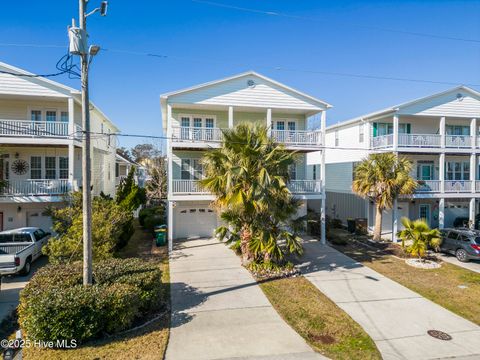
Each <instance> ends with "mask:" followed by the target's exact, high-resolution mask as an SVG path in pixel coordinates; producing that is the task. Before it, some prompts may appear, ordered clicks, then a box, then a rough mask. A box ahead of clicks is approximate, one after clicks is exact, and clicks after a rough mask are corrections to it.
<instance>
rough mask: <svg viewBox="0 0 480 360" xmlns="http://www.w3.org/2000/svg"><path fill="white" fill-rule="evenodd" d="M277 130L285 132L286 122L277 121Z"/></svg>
mask: <svg viewBox="0 0 480 360" xmlns="http://www.w3.org/2000/svg"><path fill="white" fill-rule="evenodd" d="M277 130H285V121H277Z"/></svg>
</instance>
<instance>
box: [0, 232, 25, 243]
mask: <svg viewBox="0 0 480 360" xmlns="http://www.w3.org/2000/svg"><path fill="white" fill-rule="evenodd" d="M31 241H32V238H31V237H30V234H28V233H20V234H0V243H14V242H31Z"/></svg>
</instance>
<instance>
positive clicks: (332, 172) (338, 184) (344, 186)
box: [325, 162, 353, 193]
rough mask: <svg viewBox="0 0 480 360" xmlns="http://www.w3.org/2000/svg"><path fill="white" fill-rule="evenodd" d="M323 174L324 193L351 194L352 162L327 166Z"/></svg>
mask: <svg viewBox="0 0 480 360" xmlns="http://www.w3.org/2000/svg"><path fill="white" fill-rule="evenodd" d="M325 174H326V178H325V188H326V191H335V192H343V193H351V192H352V180H353V162H345V163H336V164H327V165H326V169H325Z"/></svg>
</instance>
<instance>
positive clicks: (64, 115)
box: [60, 111, 68, 122]
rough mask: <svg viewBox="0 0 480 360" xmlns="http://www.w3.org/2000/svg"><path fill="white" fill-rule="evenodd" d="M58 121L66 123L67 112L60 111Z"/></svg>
mask: <svg viewBox="0 0 480 360" xmlns="http://www.w3.org/2000/svg"><path fill="white" fill-rule="evenodd" d="M60 121H63V122H68V111H62V112H61V113H60Z"/></svg>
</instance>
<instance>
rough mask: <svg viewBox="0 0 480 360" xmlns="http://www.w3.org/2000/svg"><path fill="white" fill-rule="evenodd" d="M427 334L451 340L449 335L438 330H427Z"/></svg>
mask: <svg viewBox="0 0 480 360" xmlns="http://www.w3.org/2000/svg"><path fill="white" fill-rule="evenodd" d="M427 334H428V335H430V336H431V337H434V338H435V339H439V340H452V337H451V336H450V335H448V334H447V333H446V332H443V331H440V330H428V331H427Z"/></svg>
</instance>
